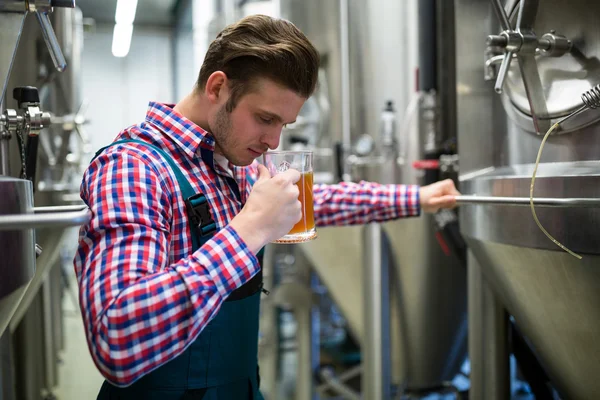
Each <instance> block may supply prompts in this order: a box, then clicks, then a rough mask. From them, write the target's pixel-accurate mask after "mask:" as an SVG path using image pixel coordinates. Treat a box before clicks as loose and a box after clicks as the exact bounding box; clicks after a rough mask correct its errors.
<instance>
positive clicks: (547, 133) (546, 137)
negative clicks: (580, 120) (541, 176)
mask: <svg viewBox="0 0 600 400" xmlns="http://www.w3.org/2000/svg"><path fill="white" fill-rule="evenodd" d="M560 123H561V121H558V122H557V123H555V124H554V125H552V126H551V127H550V129H549V130H548V132H546V136H544V139H543V140H542V144H541V145H540V150H539V151H538V155H537V159H536V160H535V167H534V168H533V176H532V177H531V187H530V189H529V205H530V206H531V213H532V214H533V219H534V220H535V223H536V224H537V226H538V227H539V228H540V229H541V230H542V232H544V234H546V236H548V238H549V239H550V240H552V241H553V242H554V243H555V244H556V245H557V246H558V247H560V248H561V249H563V250H564V251H566V252H567V253H569V254H570V255H572V256H573V257H575V258H577V259H579V260H581V256H580V255H579V254H577V253H574V252H572V251H571V250H569V249H567V248H566V246H564V245H563V244H562V243H560V242H559V241H558V240H556V239H554V237H552V235H550V234H549V233H548V231H546V229H544V227H543V226H542V224H541V223H540V220H539V219H538V217H537V214H536V213H535V208H534V205H533V185H534V184H535V174H536V172H537V169H538V165H539V164H540V158H541V157H542V150H543V149H544V144H545V143H546V139H548V137H549V136H550V134H551V133H552V132H553V131H554V130H555V129H556V128H558V125H559V124H560Z"/></svg>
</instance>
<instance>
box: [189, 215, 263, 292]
mask: <svg viewBox="0 0 600 400" xmlns="http://www.w3.org/2000/svg"><path fill="white" fill-rule="evenodd" d="M195 256H196V257H197V258H198V262H199V263H200V265H202V266H204V267H205V268H206V271H207V273H208V275H209V276H210V277H211V279H212V281H213V282H214V283H215V285H216V288H217V291H218V292H219V294H220V295H221V297H222V298H225V297H227V296H229V294H230V293H231V292H233V291H234V290H235V289H237V288H239V287H240V286H242V285H243V284H245V283H246V282H248V281H249V280H250V279H251V278H252V277H253V276H254V275H256V273H257V272H258V270H259V268H260V265H259V263H258V259H257V258H256V256H255V255H254V253H252V251H250V249H249V248H248V246H247V245H246V242H244V240H243V239H242V238H241V237H240V236H239V235H238V233H237V232H236V231H235V229H233V228H232V227H230V226H227V227H225V228H223V229H221V230H220V231H219V232H217V233H216V234H215V235H214V236H213V237H212V238H211V239H210V240H208V241H207V242H206V243H205V244H204V245H203V246H202V247H200V249H198V251H196V253H195Z"/></svg>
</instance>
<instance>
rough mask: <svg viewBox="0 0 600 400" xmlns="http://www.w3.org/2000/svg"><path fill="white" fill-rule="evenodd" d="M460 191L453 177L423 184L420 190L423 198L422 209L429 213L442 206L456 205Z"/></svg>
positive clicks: (450, 206) (420, 195)
mask: <svg viewBox="0 0 600 400" xmlns="http://www.w3.org/2000/svg"><path fill="white" fill-rule="evenodd" d="M458 195H460V192H459V191H458V190H456V186H454V182H453V181H452V179H445V180H443V181H439V182H435V183H432V184H431V185H427V186H422V187H421V189H420V191H419V197H420V198H421V209H422V210H423V211H424V212H427V213H435V212H437V211H438V210H439V209H440V208H454V207H456V197H455V196H458Z"/></svg>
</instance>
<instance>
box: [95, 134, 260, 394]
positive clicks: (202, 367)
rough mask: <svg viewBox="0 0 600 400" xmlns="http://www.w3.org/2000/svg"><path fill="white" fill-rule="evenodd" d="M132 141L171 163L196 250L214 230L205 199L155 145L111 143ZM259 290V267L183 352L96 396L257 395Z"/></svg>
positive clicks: (138, 141)
mask: <svg viewBox="0 0 600 400" xmlns="http://www.w3.org/2000/svg"><path fill="white" fill-rule="evenodd" d="M131 142H135V143H141V144H143V145H146V146H148V147H151V148H153V149H154V150H156V151H157V152H158V153H159V154H161V156H162V157H163V159H164V160H166V161H167V162H168V163H169V165H170V166H171V168H172V170H173V172H174V173H175V175H176V177H177V182H178V184H179V187H180V189H181V191H182V194H183V196H184V199H186V206H187V212H188V216H189V217H190V222H191V223H190V225H191V226H190V229H191V234H192V242H193V251H196V250H197V249H198V248H200V246H202V245H203V244H204V243H205V242H206V241H208V240H209V239H210V238H211V237H212V236H213V235H214V233H215V232H216V225H215V223H214V221H213V220H212V219H211V217H210V212H209V205H208V202H207V200H206V198H205V197H204V195H203V194H196V193H195V192H194V190H193V189H192V186H191V185H190V183H189V182H188V180H187V179H186V178H185V176H184V175H183V173H182V172H181V170H180V169H179V167H178V166H177V164H175V162H174V161H173V160H172V157H171V156H169V155H168V154H166V153H165V152H164V151H163V150H161V149H160V148H158V147H156V146H154V145H152V144H150V143H147V142H145V141H140V140H130V139H127V140H120V141H117V142H114V143H112V144H111V145H110V146H113V145H115V144H119V143H131ZM107 147H109V146H107ZM105 148H106V147H105ZM105 148H103V149H100V150H99V151H98V152H97V153H96V155H98V154H100V152H102V150H104V149H105ZM236 192H237V191H236ZM262 254H263V251H262V250H261V252H260V253H259V254H258V255H257V257H258V259H259V262H260V263H261V264H262ZM261 289H262V268H261V269H260V270H259V272H258V273H257V274H256V275H255V276H254V277H253V278H252V279H251V280H250V281H248V282H246V284H244V285H243V286H241V287H240V288H238V289H236V290H235V291H234V292H232V293H231V295H230V296H229V297H228V298H227V299H226V301H225V302H223V304H222V305H221V309H220V310H219V312H218V313H217V315H216V316H215V317H214V318H213V319H212V321H210V322H209V324H208V325H207V326H206V327H205V328H204V329H203V330H202V332H201V333H200V335H198V337H197V338H196V340H195V341H194V342H193V343H192V344H190V345H189V346H188V348H187V349H186V350H185V351H184V352H183V353H182V354H180V355H179V356H177V357H176V358H174V359H173V360H171V361H169V362H167V363H166V364H164V365H162V366H160V367H159V368H157V369H155V370H154V371H152V372H150V373H149V374H146V375H145V376H143V377H142V378H140V379H139V380H137V381H136V382H134V383H133V384H132V385H130V386H128V387H126V388H118V387H115V386H113V385H111V384H110V383H109V382H107V381H104V384H103V385H102V388H101V389H100V393H99V394H98V398H97V400H262V399H263V397H262V395H261V394H260V392H259V389H258V385H259V377H258V359H257V354H258V320H259V305H260V294H261Z"/></svg>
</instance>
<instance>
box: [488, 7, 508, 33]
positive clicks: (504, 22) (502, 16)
mask: <svg viewBox="0 0 600 400" xmlns="http://www.w3.org/2000/svg"><path fill="white" fill-rule="evenodd" d="M492 5H493V6H494V11H495V12H496V15H497V16H498V19H499V20H500V26H502V30H504V31H509V30H511V29H512V28H511V26H510V22H509V21H508V16H507V15H506V11H505V10H504V6H503V5H502V3H501V2H500V0H492Z"/></svg>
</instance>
